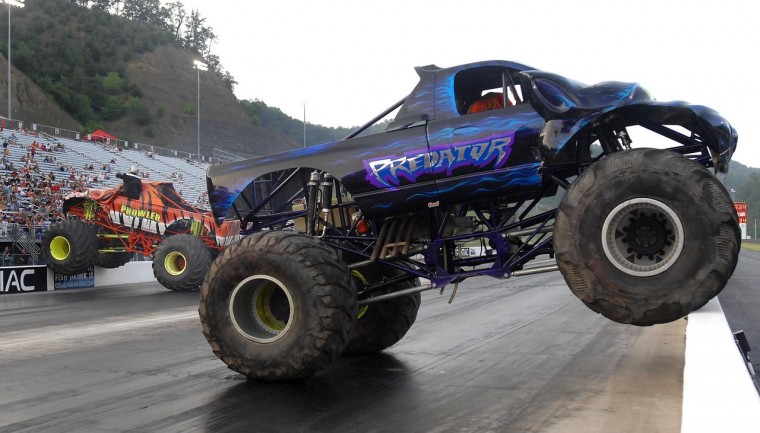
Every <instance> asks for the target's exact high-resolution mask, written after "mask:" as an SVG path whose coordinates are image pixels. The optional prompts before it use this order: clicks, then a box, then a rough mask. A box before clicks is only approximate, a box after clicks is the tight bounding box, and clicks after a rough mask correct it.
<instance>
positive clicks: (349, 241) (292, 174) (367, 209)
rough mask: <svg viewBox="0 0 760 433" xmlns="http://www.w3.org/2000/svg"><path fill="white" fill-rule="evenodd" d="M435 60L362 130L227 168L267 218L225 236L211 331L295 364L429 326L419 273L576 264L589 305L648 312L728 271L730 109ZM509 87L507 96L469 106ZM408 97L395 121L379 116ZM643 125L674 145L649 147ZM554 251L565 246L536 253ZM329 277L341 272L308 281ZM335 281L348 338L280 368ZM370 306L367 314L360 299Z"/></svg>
mask: <svg viewBox="0 0 760 433" xmlns="http://www.w3.org/2000/svg"><path fill="white" fill-rule="evenodd" d="M417 73H418V75H419V77H420V81H419V84H418V85H417V86H416V87H415V89H414V90H413V91H412V92H411V93H410V94H409V95H408V96H407V97H406V98H404V99H402V100H401V101H400V102H399V103H397V104H396V105H394V106H393V107H390V108H389V109H388V110H386V111H385V112H384V113H382V114H381V115H380V116H378V117H377V118H375V119H373V120H372V121H371V122H369V123H368V124H367V125H365V126H364V127H362V128H360V129H359V130H358V131H356V132H355V133H353V134H351V135H349V136H348V137H346V138H345V139H344V140H341V141H339V142H335V143H327V144H323V145H318V146H313V147H309V148H305V149H298V150H293V151H289V152H284V153H280V154H275V155H269V156H264V157H260V158H255V159H251V160H247V161H242V162H236V163H232V164H226V165H218V166H213V167H211V168H210V169H209V171H208V185H209V197H210V202H211V208H212V213H213V215H214V217H215V218H217V221H222V220H228V219H230V218H232V219H235V220H240V221H241V226H242V227H244V228H245V230H244V234H251V236H249V237H247V238H245V239H244V240H243V241H241V243H239V244H235V246H234V247H233V248H230V249H228V250H226V251H225V252H223V253H222V255H220V257H219V258H218V259H217V261H216V262H215V263H214V265H213V266H212V269H211V272H210V274H209V277H208V278H207V280H206V282H205V284H204V286H203V290H202V304H201V318H202V321H203V322H204V332H205V334H206V336H207V338H208V339H209V341H210V342H212V346H214V348H215V352H216V353H217V354H218V355H219V356H220V357H221V358H222V359H223V360H224V361H225V362H226V363H227V364H228V365H230V367H231V368H233V369H235V370H237V371H240V372H241V373H243V374H246V375H248V376H249V377H255V378H262V379H268V380H275V379H281V378H292V377H299V376H304V375H307V374H310V373H311V372H313V371H315V369H317V368H319V367H320V366H321V365H324V364H325V363H326V362H328V361H325V360H330V359H333V358H334V357H335V356H337V354H339V353H341V352H342V351H344V350H345V351H348V352H351V353H364V352H371V351H374V350H381V349H383V348H384V347H387V346H389V345H390V344H393V343H395V342H396V341H398V339H400V338H401V337H402V336H403V334H404V333H405V332H406V330H407V329H408V328H409V327H410V326H411V323H412V322H413V321H414V317H415V316H416V311H417V307H418V306H419V299H420V298H419V291H422V290H425V289H429V288H441V289H443V288H444V287H446V286H447V285H449V284H453V285H454V289H453V292H454V293H455V292H456V286H457V284H458V283H459V282H460V281H462V280H463V279H465V278H468V277H471V276H478V275H488V276H492V277H497V278H508V277H514V276H519V275H526V274H532V273H538V272H546V271H553V270H557V269H559V270H560V271H561V272H562V274H563V275H564V277H565V279H566V281H567V282H568V285H569V286H570V288H571V290H572V291H573V292H574V293H575V294H576V295H577V296H578V297H579V298H580V299H581V300H582V301H583V302H584V303H586V305H588V306H589V307H590V308H591V309H593V310H594V311H597V312H599V313H601V314H603V315H605V316H606V317H608V318H610V319H612V320H616V321H618V322H622V323H631V324H636V325H649V324H654V323H663V322H668V321H672V320H675V319H677V318H679V317H682V316H684V315H685V314H688V313H689V312H690V311H692V310H693V309H696V308H699V307H701V306H702V305H704V303H706V302H707V301H708V300H709V299H710V298H712V297H713V296H715V295H716V294H717V293H718V292H719V291H720V290H721V289H722V288H723V286H724V285H725V283H726V281H727V279H728V278H729V277H730V275H731V273H732V272H733V269H734V266H735V264H736V258H737V255H738V246H739V232H738V224H737V221H736V215H735V212H734V210H733V206H732V205H731V203H730V199H729V197H728V195H727V193H726V192H725V188H723V186H722V185H721V184H720V182H719V181H717V180H716V179H715V177H714V176H713V175H710V174H709V173H708V172H707V170H706V168H707V167H709V168H713V169H714V172H715V174H717V175H721V176H722V175H725V174H726V173H727V171H728V164H729V161H730V158H731V155H732V153H733V152H734V150H735V148H736V144H737V137H738V136H737V134H736V131H735V130H734V129H733V128H732V127H731V126H730V125H729V123H728V122H727V121H726V120H725V119H723V118H722V117H720V115H718V113H716V112H715V111H714V110H712V109H710V108H707V107H703V106H698V105H690V104H687V103H683V102H658V101H655V100H653V99H652V97H651V96H650V95H649V93H648V92H647V91H646V90H644V89H643V88H641V87H640V86H639V85H637V84H632V83H620V82H605V83H600V84H597V85H593V86H588V85H584V84H581V83H577V82H574V81H572V80H569V79H566V78H563V77H561V76H558V75H556V74H551V73H547V72H541V71H537V70H535V69H533V68H530V67H528V66H525V65H521V64H518V63H512V62H503V61H491V62H482V63H475V64H468V65H462V66H457V67H452V68H446V69H441V68H438V67H435V66H427V67H420V68H417ZM494 91H496V92H497V93H500V94H501V95H502V97H503V98H504V100H503V104H500V105H503V108H497V109H494V110H490V111H482V112H478V113H468V111H469V107H470V106H471V105H472V104H473V103H474V102H475V101H476V100H477V99H478V98H480V97H481V96H482V95H484V94H486V93H487V92H494ZM393 110H398V111H397V113H396V115H395V117H394V118H393V120H392V121H390V123H388V124H387V128H386V130H385V132H381V133H376V134H367V130H368V128H369V127H370V126H371V125H372V124H374V123H376V122H377V121H378V120H380V119H382V118H383V117H385V116H387V115H388V114H389V113H391V112H392V111H393ZM632 127H638V128H636V129H639V130H641V129H647V130H649V131H651V132H653V133H655V134H658V135H659V136H661V137H662V138H664V139H666V140H667V141H668V142H669V143H671V145H670V146H669V147H668V148H667V149H666V150H658V149H632V143H633V139H632V137H631V136H630V132H629V130H631V129H633V128H632ZM643 144H644V145H646V144H647V143H643ZM560 190H566V192H564V191H563V192H564V194H563V198H562V202H561V203H560V204H559V206H558V207H557V205H556V201H554V202H553V201H552V199H551V198H552V197H553V196H555V195H557V193H558V191H560ZM298 232H302V233H303V235H301V234H298ZM275 244H277V245H278V246H277V248H273V246H274V245H275ZM288 245H293V248H292V249H291V248H289V247H288ZM296 245H297V246H298V247H297V248H296V247H295V246H296ZM312 250H313V251H312ZM327 250H329V251H333V252H335V257H332V256H330V257H328V258H325V257H327V256H326V254H327V253H326V252H325V251H327ZM296 251H298V252H299V253H298V254H301V255H298V254H294V253H295V252H296ZM308 251H312V252H308ZM312 254H314V255H319V256H320V257H322V258H320V259H319V260H317V259H316V258H315V257H313V256H312ZM547 254H548V255H550V256H551V257H554V256H555V254H556V258H557V264H552V265H545V264H544V265H538V266H536V265H533V266H530V265H531V263H530V262H531V261H533V260H534V259H535V258H537V257H539V256H541V255H547ZM241 256H244V257H241ZM287 257H292V258H293V260H300V261H301V263H300V264H294V265H293V270H292V272H296V273H298V272H297V271H296V270H295V269H296V268H304V267H306V268H309V270H308V271H304V272H300V274H303V275H300V276H299V277H297V278H296V277H294V276H292V275H288V272H285V273H283V272H282V271H281V270H278V269H277V268H278V267H286V266H287V264H286V263H285V260H286V258H287ZM317 262H318V263H321V264H319V265H308V264H309V263H317ZM322 262H326V263H322ZM243 263H244V264H243ZM327 268H331V269H330V270H326V269H327ZM332 268H338V269H342V272H343V273H345V274H347V275H350V276H351V278H350V279H349V281H348V282H347V283H346V282H345V281H344V280H342V279H339V278H338V277H337V274H336V272H337V273H338V274H339V273H340V272H341V271H336V270H335V269H332ZM312 273H314V274H313V275H312ZM686 276H688V277H686ZM682 277H683V278H682ZM298 278H301V279H300V280H299V279H298ZM312 278H313V279H316V280H319V281H323V280H327V281H328V283H329V281H330V280H335V281H338V280H340V281H339V282H336V283H335V284H333V286H337V288H336V287H333V286H330V287H314V288H311V287H309V286H308V285H307V286H304V284H305V283H303V281H307V280H309V279H312ZM419 278H424V279H426V280H429V281H430V283H429V284H427V285H423V286H420V285H419V281H418V279H419ZM299 281H301V282H299ZM341 284H347V286H346V287H344V286H341ZM328 286H329V284H328ZM323 292H325V293H329V294H330V296H332V297H334V298H335V299H340V301H338V302H339V303H341V305H339V306H338V307H336V306H331V305H323V306H322V307H320V308H321V309H320V308H317V307H316V306H314V305H316V304H314V303H312V304H313V305H312V307H310V308H316V309H317V310H319V315H321V316H322V317H324V316H326V315H328V314H327V313H328V312H329V313H330V314H333V316H331V317H332V318H331V320H332V321H333V322H335V321H337V320H338V319H337V318H336V317H334V316H341V320H343V322H342V323H343V325H342V326H343V328H342V329H341V330H340V331H337V332H332V333H331V331H329V332H328V331H327V329H328V328H331V326H332V325H327V324H326V323H322V322H320V323H317V322H314V323H313V326H314V327H316V328H318V329H320V330H321V331H323V332H324V333H325V334H329V335H326V336H322V337H320V338H323V339H327V340H329V338H328V337H333V338H334V341H335V342H334V343H332V344H327V345H324V346H329V348H328V349H321V350H320V351H318V352H319V353H318V355H319V356H317V355H316V354H315V355H314V356H313V358H314V359H316V360H315V361H313V362H305V361H304V362H301V364H300V367H293V362H290V364H288V365H290V367H288V368H285V367H284V365H285V364H287V363H288V362H289V361H282V364H279V363H278V364H277V365H276V366H275V367H272V364H271V361H272V353H275V352H273V350H274V349H273V347H275V346H277V345H281V346H282V348H281V349H280V350H281V351H280V352H276V353H277V355H278V356H283V357H285V356H286V355H291V354H292V352H298V351H296V350H295V349H294V347H293V346H289V345H288V344H290V343H287V342H284V341H289V339H291V338H298V337H295V336H293V335H301V334H303V333H304V332H307V333H308V332H311V328H308V329H307V328H303V327H302V326H305V325H302V320H301V319H300V318H299V316H298V314H301V312H300V311H299V310H300V308H301V307H300V304H299V302H312V301H313V299H311V298H309V297H310V296H317V297H319V296H324V293H323ZM344 292H348V294H345V293H344ZM303 297H306V298H303ZM452 297H453V293H452ZM278 302H279V303H280V304H283V303H284V305H280V304H278ZM250 305H253V307H251V306H250ZM358 307H361V310H360V311H361V312H362V313H361V314H362V315H363V316H362V317H360V318H359V320H358V321H357V320H356V319H355V317H349V318H342V316H345V315H348V316H351V315H353V313H352V311H354V310H355V309H356V308H358ZM367 308H370V310H369V311H367V310H366V309H367ZM336 309H337V310H338V311H340V313H339V312H336V311H335V310H336ZM373 311H374V313H373V314H375V316H372V315H371V314H370V313H371V312H373ZM400 311H402V312H400ZM225 312H229V313H231V314H229V317H227V318H223V317H222V316H221V315H223V314H227V313H225ZM275 312H279V313H275ZM368 316H369V317H370V318H369V319H367V317H368ZM252 317H253V318H252ZM363 321H364V322H365V323H363ZM296 323H297V324H296ZM368 323H369V324H371V325H368ZM297 326H301V327H300V328H298V329H294V328H295V327H297ZM334 328H335V327H332V329H334ZM338 328H340V326H338ZM387 328H392V329H390V330H389V329H387ZM229 329H231V330H234V332H232V333H228V332H227V331H228V330H229ZM357 330H358V331H357ZM335 334H337V336H336V335H335ZM230 335H234V336H235V338H231V337H230ZM304 338H308V337H304ZM345 340H348V344H346V343H345ZM329 341H332V340H329ZM275 342H277V343H276V344H275ZM260 345H263V346H266V350H263V351H262V352H258V351H257V350H258V349H260V348H261V347H263V346H260ZM324 346H321V345H320V347H324ZM302 352H303V351H301V352H298V353H296V354H294V355H292V356H296V357H301V358H302V357H303V356H304V353H302ZM301 358H299V359H301ZM307 358H308V357H307ZM310 359H311V358H310Z"/></svg>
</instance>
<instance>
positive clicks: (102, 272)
mask: <svg viewBox="0 0 760 433" xmlns="http://www.w3.org/2000/svg"><path fill="white" fill-rule="evenodd" d="M152 265H153V262H129V263H127V264H126V265H124V266H122V267H119V268H116V269H103V268H99V267H97V266H96V267H95V287H102V286H116V285H121V284H135V283H155V282H156V278H155V277H153V268H152ZM47 272H48V275H47V279H48V290H53V271H52V270H51V269H50V268H48V270H47Z"/></svg>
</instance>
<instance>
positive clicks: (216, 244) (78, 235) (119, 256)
mask: <svg viewBox="0 0 760 433" xmlns="http://www.w3.org/2000/svg"><path fill="white" fill-rule="evenodd" d="M121 190H122V186H118V187H116V188H113V189H105V190H101V189H90V190H88V191H85V192H74V193H71V194H69V195H68V196H67V197H66V199H65V201H64V203H63V211H64V213H65V214H66V216H67V219H73V220H76V222H71V221H64V222H62V223H59V224H57V225H54V226H53V227H52V229H51V232H52V234H51V235H49V236H46V238H45V240H44V242H43V244H44V247H43V254H45V257H46V259H47V262H48V264H49V265H50V266H51V267H53V269H54V270H56V272H59V273H64V274H74V273H79V272H82V271H83V268H85V269H86V268H88V267H89V266H91V265H92V264H96V265H98V266H101V267H106V268H113V267H118V266H121V265H124V264H125V263H126V262H128V261H129V260H130V259H131V258H132V256H133V254H134V253H138V254H142V255H144V256H155V255H156V254H159V255H161V256H162V257H164V261H165V262H164V263H158V262H156V263H155V266H154V272H156V276H157V277H158V279H159V281H160V282H162V284H164V285H166V286H167V288H170V289H173V290H185V289H189V288H194V287H197V286H198V285H200V280H201V279H202V278H203V276H204V275H195V277H193V281H192V282H190V283H188V282H187V281H182V283H183V284H180V285H179V286H178V285H176V284H173V283H172V282H171V281H170V280H181V279H183V278H189V277H188V275H190V274H191V272H189V271H188V272H187V273H185V272H184V271H185V268H186V267H187V265H188V263H193V261H194V260H195V261H201V263H196V264H198V265H199V266H200V268H201V269H204V268H205V269H206V270H207V269H208V263H206V264H205V265H204V264H203V262H209V263H210V260H211V252H210V251H217V252H218V251H219V250H221V249H222V248H223V247H224V246H226V245H227V244H229V243H232V242H234V241H236V240H238V239H239V237H240V225H239V221H234V220H230V221H225V222H224V223H222V224H220V225H217V224H216V222H215V221H214V218H213V217H212V215H211V213H210V212H208V211H204V210H201V209H198V208H196V207H194V206H192V205H191V204H189V203H187V202H186V201H185V200H184V199H183V198H182V197H181V196H180V195H179V194H178V193H177V191H176V190H175V189H174V186H173V185H172V184H171V183H169V182H142V184H141V191H140V195H139V197H138V198H137V199H131V198H128V197H126V196H124V195H123V194H121ZM65 227H68V228H65ZM61 230H63V233H59V232H60V231H61ZM175 235H181V236H180V237H179V238H177V239H180V240H179V241H175V240H172V244H174V243H175V242H179V243H180V244H181V245H173V246H172V247H171V248H170V249H171V251H163V254H162V249H163V250H165V249H166V248H162V246H161V245H162V242H163V241H164V240H166V239H168V238H169V237H172V236H175ZM93 236H94V238H95V239H96V242H95V243H94V244H93V243H92V241H91V239H92V238H93ZM182 239H184V241H183V240H182ZM82 240H84V241H85V243H82ZM93 249H94V251H93ZM185 250H186V251H185ZM206 250H210V251H206ZM196 254H200V256H201V257H200V258H191V257H189V256H190V255H196ZM167 257H168V258H167ZM161 267H163V268H164V269H160V268H161ZM166 272H168V273H169V275H163V274H164V273H166ZM199 273H203V274H205V271H201V272H199ZM171 274H176V275H173V276H174V278H169V277H170V276H171ZM180 274H181V275H180ZM188 284H189V285H190V286H192V287H189V286H188Z"/></svg>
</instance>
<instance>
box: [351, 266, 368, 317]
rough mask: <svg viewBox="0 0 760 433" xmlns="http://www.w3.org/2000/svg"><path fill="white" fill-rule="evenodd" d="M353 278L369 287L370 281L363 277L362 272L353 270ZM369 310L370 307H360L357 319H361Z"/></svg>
mask: <svg viewBox="0 0 760 433" xmlns="http://www.w3.org/2000/svg"><path fill="white" fill-rule="evenodd" d="M351 276H352V277H354V278H356V279H357V280H359V281H361V283H362V284H364V285H365V286H369V281H367V279H366V278H364V275H362V273H361V272H359V271H357V270H353V271H351ZM368 308H369V305H364V306H361V307H359V315H357V316H356V318H357V319H361V318H362V316H363V315H364V313H366V312H367V309H368Z"/></svg>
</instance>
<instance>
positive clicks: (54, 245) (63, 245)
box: [50, 236, 71, 260]
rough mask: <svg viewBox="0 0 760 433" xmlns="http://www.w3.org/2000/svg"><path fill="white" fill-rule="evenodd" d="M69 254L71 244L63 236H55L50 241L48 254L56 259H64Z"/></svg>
mask: <svg viewBox="0 0 760 433" xmlns="http://www.w3.org/2000/svg"><path fill="white" fill-rule="evenodd" d="M69 254H71V244H70V243H69V240H68V239H66V237H65V236H56V237H54V238H53V240H52V241H51V242H50V255H51V256H53V258H54V259H56V260H66V259H67V258H69Z"/></svg>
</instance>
